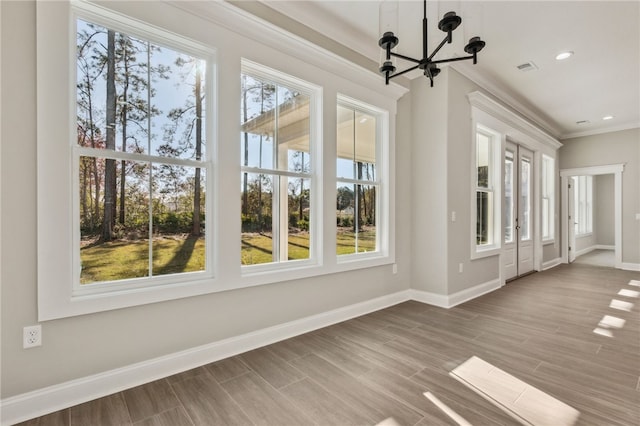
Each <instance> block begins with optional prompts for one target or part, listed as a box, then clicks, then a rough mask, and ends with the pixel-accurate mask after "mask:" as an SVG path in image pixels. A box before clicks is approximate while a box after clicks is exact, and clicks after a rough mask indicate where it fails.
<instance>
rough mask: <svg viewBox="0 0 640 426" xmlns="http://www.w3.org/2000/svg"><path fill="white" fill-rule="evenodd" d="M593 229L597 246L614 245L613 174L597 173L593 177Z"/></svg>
mask: <svg viewBox="0 0 640 426" xmlns="http://www.w3.org/2000/svg"><path fill="white" fill-rule="evenodd" d="M593 180H594V182H593V183H594V185H593V191H594V197H593V198H594V200H593V231H594V232H595V239H596V241H595V243H596V245H599V246H614V245H615V243H616V238H615V216H614V213H615V204H614V200H615V193H614V182H615V176H614V175H613V174H610V175H598V176H594V177H593Z"/></svg>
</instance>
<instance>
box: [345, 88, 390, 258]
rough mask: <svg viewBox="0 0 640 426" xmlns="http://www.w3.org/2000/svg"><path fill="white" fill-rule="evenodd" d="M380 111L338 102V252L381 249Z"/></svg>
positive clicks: (364, 251) (362, 251)
mask: <svg viewBox="0 0 640 426" xmlns="http://www.w3.org/2000/svg"><path fill="white" fill-rule="evenodd" d="M379 139H380V138H379V125H378V117H377V113H376V112H375V111H373V110H368V109H366V108H365V107H364V106H362V105H355V104H353V103H350V102H348V101H347V100H346V99H342V100H340V102H339V103H338V113H337V150H336V154H337V157H336V158H337V161H336V170H337V178H338V180H337V188H336V225H337V234H336V253H337V254H338V255H347V254H354V253H366V252H375V251H377V250H378V238H377V232H376V230H377V224H378V211H379V207H378V203H379V196H378V195H379V193H380V184H379V176H378V171H377V166H376V164H377V163H376V152H377V150H378V145H379V143H378V141H379Z"/></svg>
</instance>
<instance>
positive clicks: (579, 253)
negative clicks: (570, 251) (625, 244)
mask: <svg viewBox="0 0 640 426" xmlns="http://www.w3.org/2000/svg"><path fill="white" fill-rule="evenodd" d="M615 249H616V246H606V245H603V244H595V245H592V246H590V247H585V248H583V249H582V250H580V251H577V252H576V257H579V256H582V255H584V254H587V253H591V252H592V251H594V250H615Z"/></svg>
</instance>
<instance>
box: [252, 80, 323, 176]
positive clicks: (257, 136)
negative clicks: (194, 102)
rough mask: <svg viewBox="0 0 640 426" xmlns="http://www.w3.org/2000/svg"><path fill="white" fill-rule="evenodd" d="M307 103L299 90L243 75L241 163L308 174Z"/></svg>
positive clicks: (308, 124)
mask: <svg viewBox="0 0 640 426" xmlns="http://www.w3.org/2000/svg"><path fill="white" fill-rule="evenodd" d="M309 100H310V97H309V96H308V95H305V94H303V93H300V92H299V91H296V90H293V89H290V88H287V87H285V86H282V85H275V84H272V83H269V82H265V81H262V80H259V79H257V78H254V77H251V76H249V75H246V74H243V75H242V98H241V109H242V111H241V114H242V134H241V136H242V140H241V161H242V163H241V164H242V165H243V166H248V167H259V168H263V169H278V170H286V171H290V172H299V173H309V172H310V170H311V167H310V165H311V162H310V146H309V134H310V121H309V111H310V110H309ZM274 141H277V143H276V147H277V149H275V150H274Z"/></svg>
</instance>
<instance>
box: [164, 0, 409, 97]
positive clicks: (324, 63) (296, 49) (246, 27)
mask: <svg viewBox="0 0 640 426" xmlns="http://www.w3.org/2000/svg"><path fill="white" fill-rule="evenodd" d="M169 4H171V5H172V6H173V7H176V8H178V9H181V10H183V11H185V12H187V13H190V14H192V15H195V16H198V17H200V18H202V19H205V20H207V21H209V22H211V23H213V24H215V25H218V26H220V27H223V28H226V29H227V30H230V31H233V32H235V33H237V34H239V35H241V36H244V37H248V38H250V39H252V40H254V41H256V42H258V43H262V44H265V40H268V41H269V42H268V44H267V45H269V46H276V47H277V49H278V50H279V51H281V52H283V53H285V54H288V55H291V56H293V57H296V58H298V59H301V60H303V61H305V62H307V63H309V64H313V65H314V66H316V67H318V68H320V69H323V70H326V71H328V72H331V73H333V74H336V75H338V76H340V77H342V78H346V79H348V80H350V81H352V82H354V83H356V84H359V85H365V86H366V87H370V88H375V90H377V91H378V92H379V93H381V94H385V95H387V96H389V97H392V98H393V99H399V98H400V97H401V96H403V95H404V94H406V93H407V92H408V91H409V89H408V88H406V87H403V86H401V85H399V84H397V83H393V82H392V83H390V84H389V85H385V84H384V79H383V78H381V77H380V75H379V74H378V73H375V72H373V71H371V70H368V69H366V68H364V67H361V66H360V65H357V64H354V63H353V62H351V61H349V60H347V59H345V58H343V57H342V56H340V55H337V54H335V53H333V52H331V51H329V50H327V49H325V48H322V47H320V46H318V45H316V44H314V43H312V42H310V41H308V40H306V39H304V38H303V37H300V36H298V35H296V34H293V33H291V32H289V31H287V30H284V29H282V28H280V27H278V26H277V25H274V24H272V23H270V22H268V21H266V20H265V19H262V18H260V17H258V16H255V15H252V14H251V13H249V12H246V11H244V10H242V9H240V8H238V7H237V6H234V5H232V4H230V3H228V2H226V1H220V0H218V1H212V2H199V1H196V2H180V1H174V2H170V3H169Z"/></svg>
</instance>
